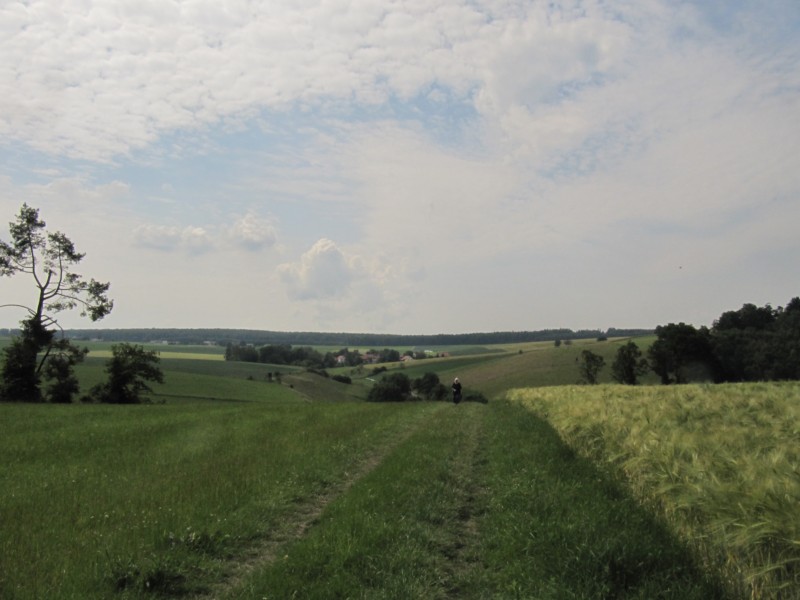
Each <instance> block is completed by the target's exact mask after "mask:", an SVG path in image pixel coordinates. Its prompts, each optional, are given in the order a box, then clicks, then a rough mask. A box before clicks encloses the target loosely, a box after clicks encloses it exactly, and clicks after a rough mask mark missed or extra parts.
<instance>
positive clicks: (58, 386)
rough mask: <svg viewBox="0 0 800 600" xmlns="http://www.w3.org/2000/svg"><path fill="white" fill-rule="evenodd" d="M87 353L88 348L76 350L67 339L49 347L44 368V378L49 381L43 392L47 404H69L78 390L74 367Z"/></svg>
mask: <svg viewBox="0 0 800 600" xmlns="http://www.w3.org/2000/svg"><path fill="white" fill-rule="evenodd" d="M88 353H89V349H88V348H78V347H77V346H74V345H72V344H71V343H70V341H69V340H67V339H63V338H62V339H60V340H58V341H56V342H54V343H53V344H51V346H50V354H49V356H48V357H47V362H46V363H45V366H44V371H43V374H44V377H45V379H47V380H48V381H49V385H48V386H47V390H46V391H45V393H46V397H47V400H48V401H49V402H53V403H58V404H69V403H70V402H72V399H73V398H74V396H75V394H77V393H78V391H79V390H80V385H79V383H78V378H77V377H76V376H75V370H74V367H75V365H77V364H78V363H80V362H83V359H84V358H85V357H86V355H87V354H88Z"/></svg>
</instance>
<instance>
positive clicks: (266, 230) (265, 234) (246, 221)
mask: <svg viewBox="0 0 800 600" xmlns="http://www.w3.org/2000/svg"><path fill="white" fill-rule="evenodd" d="M228 235H229V237H230V239H231V240H232V241H233V243H235V244H236V245H238V246H241V247H242V248H244V249H245V250H250V251H253V252H255V251H258V250H262V249H265V248H271V247H273V246H274V245H275V243H276V241H277V234H276V230H275V226H274V225H273V224H272V222H271V221H268V220H266V219H262V218H260V217H258V216H256V215H254V214H253V213H247V214H246V215H245V216H243V217H242V218H241V219H239V220H238V221H236V222H235V223H234V224H233V226H231V227H230V229H229V230H228Z"/></svg>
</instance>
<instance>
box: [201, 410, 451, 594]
mask: <svg viewBox="0 0 800 600" xmlns="http://www.w3.org/2000/svg"><path fill="white" fill-rule="evenodd" d="M442 408H444V405H442ZM424 425H425V420H424V419H415V420H413V421H410V422H408V423H407V424H406V426H405V427H404V428H403V429H401V430H399V431H397V432H396V433H395V434H394V435H393V437H391V438H389V439H387V440H385V442H384V443H382V444H381V445H380V446H379V447H377V448H372V449H370V450H368V451H365V452H363V453H362V455H361V456H362V457H363V458H362V459H361V460H360V461H358V462H357V463H356V464H355V465H353V467H352V468H351V469H349V470H348V471H347V473H346V475H347V477H346V478H345V479H344V480H343V481H341V482H339V483H337V484H334V485H332V486H330V487H328V488H327V489H325V491H324V492H323V493H319V494H317V495H315V496H313V497H311V498H308V499H306V500H304V501H302V502H299V503H298V504H296V505H295V507H294V508H293V509H292V510H291V511H289V512H288V514H287V515H286V516H285V518H284V519H283V520H282V522H281V524H280V525H279V526H278V527H277V528H275V529H272V530H271V531H269V532H268V533H267V534H266V535H265V536H264V537H263V538H262V539H261V540H259V541H258V542H257V543H256V544H255V545H253V546H252V547H251V548H249V549H248V550H247V551H246V552H245V553H244V554H240V555H237V556H233V557H230V558H229V559H228V560H227V561H226V564H225V566H224V571H225V572H226V576H225V579H224V580H223V581H220V582H219V583H217V584H216V585H212V586H211V590H210V591H209V592H208V593H206V594H200V595H198V596H195V598H196V600H215V599H217V598H222V597H230V594H231V593H232V592H234V591H235V590H236V588H237V587H238V586H239V585H240V584H241V582H242V581H244V579H245V578H246V577H247V576H248V575H249V574H251V573H253V572H255V571H256V570H258V569H261V568H264V567H266V566H268V565H269V564H270V563H272V562H274V561H275V560H276V559H277V558H279V557H280V556H281V549H282V548H283V547H285V546H286V545H287V544H289V543H291V542H294V541H296V540H298V539H300V538H302V537H304V536H305V535H306V534H307V533H308V531H309V530H310V529H311V527H313V526H314V525H315V523H316V522H317V521H318V520H319V518H320V516H321V515H322V513H323V512H324V511H325V508H326V507H327V506H328V505H329V504H330V503H331V502H333V501H334V500H336V499H337V498H338V497H340V496H341V495H343V494H345V493H347V491H348V490H349V489H350V488H351V487H352V486H353V485H355V484H356V483H357V482H358V481H359V480H361V479H362V478H363V477H365V476H367V475H369V474H370V473H371V472H372V471H373V470H375V469H376V468H377V467H378V466H379V465H380V464H381V462H383V460H384V458H386V457H387V456H388V455H390V454H391V453H392V452H393V451H394V449H395V448H397V447H398V446H401V445H402V444H403V443H404V442H405V441H406V440H408V439H409V438H410V437H411V436H412V435H413V434H414V433H415V432H416V431H418V430H419V429H420V428H421V427H423V426H424Z"/></svg>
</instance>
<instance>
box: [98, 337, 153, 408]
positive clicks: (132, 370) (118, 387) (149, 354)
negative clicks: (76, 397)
mask: <svg viewBox="0 0 800 600" xmlns="http://www.w3.org/2000/svg"><path fill="white" fill-rule="evenodd" d="M111 352H112V357H111V359H110V360H109V361H108V364H107V365H106V373H108V381H107V382H106V383H103V384H100V385H97V386H95V387H94V388H93V389H92V392H91V395H90V398H89V399H90V400H91V401H94V402H104V403H108V404H139V403H141V402H142V400H143V399H142V394H143V393H145V392H151V391H152V390H151V389H150V386H148V385H147V383H146V382H149V381H154V382H157V383H164V374H163V373H162V372H161V369H160V368H159V366H158V363H159V361H160V359H159V357H158V354H157V353H156V352H153V351H152V350H145V349H144V348H143V347H142V346H136V345H133V344H116V345H114V346H112V347H111Z"/></svg>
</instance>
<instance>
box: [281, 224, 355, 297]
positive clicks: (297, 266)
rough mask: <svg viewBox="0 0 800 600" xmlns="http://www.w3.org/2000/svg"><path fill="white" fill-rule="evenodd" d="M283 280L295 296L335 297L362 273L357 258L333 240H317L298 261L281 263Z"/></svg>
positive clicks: (346, 289) (347, 289) (342, 292)
mask: <svg viewBox="0 0 800 600" xmlns="http://www.w3.org/2000/svg"><path fill="white" fill-rule="evenodd" d="M278 272H279V274H280V277H281V280H282V281H283V282H284V283H285V284H286V285H287V287H288V290H289V295H290V297H291V298H293V299H295V300H316V299H322V298H332V297H335V296H337V295H341V294H344V293H346V292H348V291H349V289H350V286H351V284H352V283H353V281H354V280H355V279H357V278H358V277H361V276H362V273H359V271H358V269H357V259H356V258H354V257H347V256H346V255H345V253H344V252H343V251H342V250H341V249H340V248H339V247H338V246H337V245H336V244H335V243H334V242H332V241H331V240H328V239H321V240H319V241H318V242H316V243H315V244H314V245H313V246H312V247H311V248H310V249H309V250H308V251H307V252H306V253H304V254H303V255H302V256H301V257H300V261H299V262H297V263H285V264H283V265H280V266H279V267H278Z"/></svg>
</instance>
